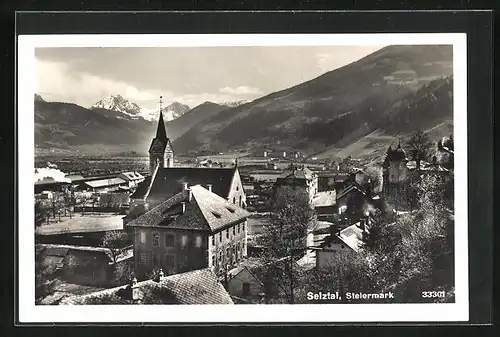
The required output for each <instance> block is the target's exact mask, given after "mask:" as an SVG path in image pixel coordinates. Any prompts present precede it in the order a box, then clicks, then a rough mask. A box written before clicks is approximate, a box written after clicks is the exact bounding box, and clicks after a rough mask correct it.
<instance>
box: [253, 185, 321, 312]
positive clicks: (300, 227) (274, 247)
mask: <svg viewBox="0 0 500 337" xmlns="http://www.w3.org/2000/svg"><path fill="white" fill-rule="evenodd" d="M315 220H316V214H315V212H314V210H313V209H312V207H311V205H310V203H309V196H308V194H307V193H306V192H305V191H303V190H295V189H293V188H290V187H282V188H280V189H278V190H277V192H276V196H275V198H274V200H273V202H272V210H271V221H270V224H269V225H268V226H266V227H265V228H264V231H263V234H262V236H261V237H260V241H261V244H262V246H263V247H264V260H265V261H266V264H265V265H266V267H265V274H266V279H267V280H268V281H270V282H272V283H273V284H274V285H275V286H277V287H278V288H280V289H281V291H282V292H283V293H284V294H285V295H286V297H287V298H288V301H289V302H290V303H294V288H295V287H296V286H298V282H297V276H298V275H296V274H297V270H296V268H295V267H294V264H295V263H296V262H295V260H294V255H296V254H297V253H299V252H303V251H304V249H305V247H306V237H307V232H308V230H310V229H314V226H315Z"/></svg>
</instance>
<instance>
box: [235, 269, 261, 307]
mask: <svg viewBox="0 0 500 337" xmlns="http://www.w3.org/2000/svg"><path fill="white" fill-rule="evenodd" d="M227 291H228V292H229V294H230V295H231V296H234V297H237V298H240V299H244V300H248V301H250V302H258V301H260V300H261V299H262V297H263V293H264V284H263V283H262V282H261V281H260V280H259V279H258V278H257V276H255V274H254V273H252V272H251V271H250V269H248V268H247V267H245V266H239V267H236V268H233V269H231V270H230V271H229V272H228V281H227Z"/></svg>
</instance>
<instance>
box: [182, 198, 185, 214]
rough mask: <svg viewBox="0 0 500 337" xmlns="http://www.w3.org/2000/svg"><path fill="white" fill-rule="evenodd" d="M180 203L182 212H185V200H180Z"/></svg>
mask: <svg viewBox="0 0 500 337" xmlns="http://www.w3.org/2000/svg"><path fill="white" fill-rule="evenodd" d="M181 205H182V214H184V213H186V202H185V201H183V202H181Z"/></svg>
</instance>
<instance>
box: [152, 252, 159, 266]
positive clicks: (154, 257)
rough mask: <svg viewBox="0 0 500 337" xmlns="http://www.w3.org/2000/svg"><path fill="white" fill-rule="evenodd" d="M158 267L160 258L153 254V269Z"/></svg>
mask: <svg viewBox="0 0 500 337" xmlns="http://www.w3.org/2000/svg"><path fill="white" fill-rule="evenodd" d="M159 266H160V258H159V256H158V255H156V254H154V255H153V267H154V268H157V267H159Z"/></svg>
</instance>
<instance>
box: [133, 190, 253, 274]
mask: <svg viewBox="0 0 500 337" xmlns="http://www.w3.org/2000/svg"><path fill="white" fill-rule="evenodd" d="M249 215H250V214H249V213H248V212H247V211H246V210H245V209H243V208H241V207H239V206H237V205H235V204H233V203H231V202H229V201H227V200H226V199H224V198H222V197H221V196H219V195H217V194H215V193H214V192H212V191H210V190H209V189H206V188H204V187H202V186H201V185H195V186H190V187H189V186H187V185H185V186H184V189H183V190H182V191H181V192H178V193H177V194H175V195H174V196H172V197H170V198H168V199H166V200H165V201H163V202H162V203H160V204H159V205H157V206H156V207H154V208H152V209H150V210H146V213H144V214H142V215H140V216H139V217H137V218H136V219H134V220H132V221H131V222H129V223H128V226H129V228H131V229H132V230H133V237H134V259H135V261H134V269H135V271H136V275H137V276H138V277H139V278H141V277H146V276H147V275H149V274H150V273H151V272H153V271H154V270H159V269H161V270H162V271H163V272H164V273H165V274H167V275H170V274H176V273H179V272H185V271H189V270H195V269H201V268H207V267H208V268H212V269H213V270H214V271H216V272H217V273H219V272H223V271H224V272H225V270H226V269H227V268H228V266H230V265H233V264H235V263H236V262H238V261H239V260H241V259H242V258H243V257H245V256H246V255H247V231H248V229H247V218H248V216H249Z"/></svg>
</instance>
